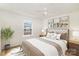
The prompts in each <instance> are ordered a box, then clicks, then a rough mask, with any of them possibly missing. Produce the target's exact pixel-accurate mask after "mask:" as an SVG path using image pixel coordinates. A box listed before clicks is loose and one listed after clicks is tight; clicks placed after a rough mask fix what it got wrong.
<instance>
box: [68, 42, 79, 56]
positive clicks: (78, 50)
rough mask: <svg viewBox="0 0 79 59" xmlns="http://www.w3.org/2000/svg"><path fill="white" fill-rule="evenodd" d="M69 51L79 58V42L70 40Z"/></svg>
mask: <svg viewBox="0 0 79 59" xmlns="http://www.w3.org/2000/svg"><path fill="white" fill-rule="evenodd" d="M69 50H70V52H71V54H72V55H76V56H79V40H70V41H69Z"/></svg>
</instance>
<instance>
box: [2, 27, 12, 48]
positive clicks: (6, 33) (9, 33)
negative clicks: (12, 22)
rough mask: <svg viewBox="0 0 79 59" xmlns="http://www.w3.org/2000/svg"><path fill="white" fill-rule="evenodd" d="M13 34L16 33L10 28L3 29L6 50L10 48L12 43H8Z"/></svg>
mask: <svg viewBox="0 0 79 59" xmlns="http://www.w3.org/2000/svg"><path fill="white" fill-rule="evenodd" d="M13 33H14V31H13V30H12V29H11V28H10V27H6V28H2V29H1V39H2V40H4V41H5V46H4V49H8V48H10V43H7V41H8V40H9V39H10V38H11V37H12V35H13Z"/></svg>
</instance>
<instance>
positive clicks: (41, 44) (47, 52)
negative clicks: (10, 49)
mask: <svg viewBox="0 0 79 59" xmlns="http://www.w3.org/2000/svg"><path fill="white" fill-rule="evenodd" d="M49 36H51V35H49ZM49 36H46V37H41V38H40V37H37V38H31V39H28V40H23V41H22V49H23V52H24V53H25V55H26V56H64V55H65V51H66V50H67V38H68V37H67V33H64V34H62V35H61V36H60V37H59V38H57V37H56V38H55V36H54V34H53V35H52V36H53V37H52V38H51V37H49Z"/></svg>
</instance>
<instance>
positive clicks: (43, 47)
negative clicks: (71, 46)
mask: <svg viewBox="0 0 79 59" xmlns="http://www.w3.org/2000/svg"><path fill="white" fill-rule="evenodd" d="M42 39H46V40H49V41H53V42H56V43H57V44H59V45H60V46H61V48H62V50H63V55H65V51H66V50H67V47H66V43H65V42H64V41H63V40H52V39H48V38H46V37H43V38H42ZM26 41H28V42H30V43H31V44H32V45H33V46H34V47H36V48H38V49H39V50H40V51H41V52H42V53H43V54H44V55H45V56H58V51H57V49H56V48H55V47H54V46H52V45H50V44H47V43H45V42H42V41H40V40H39V39H38V38H32V39H28V40H26Z"/></svg>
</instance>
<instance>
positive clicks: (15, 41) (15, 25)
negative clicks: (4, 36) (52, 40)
mask: <svg viewBox="0 0 79 59" xmlns="http://www.w3.org/2000/svg"><path fill="white" fill-rule="evenodd" d="M24 20H31V21H32V36H38V35H39V33H40V31H41V21H40V20H39V19H34V18H31V19H29V18H27V17H24V16H21V15H18V14H16V13H11V12H2V11H0V23H1V24H0V27H6V26H11V28H12V29H13V30H14V31H15V32H14V35H13V38H12V39H11V40H10V44H11V46H16V45H19V44H21V42H22V41H21V40H23V39H25V38H24V37H23V22H24ZM2 47H3V46H2Z"/></svg>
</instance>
